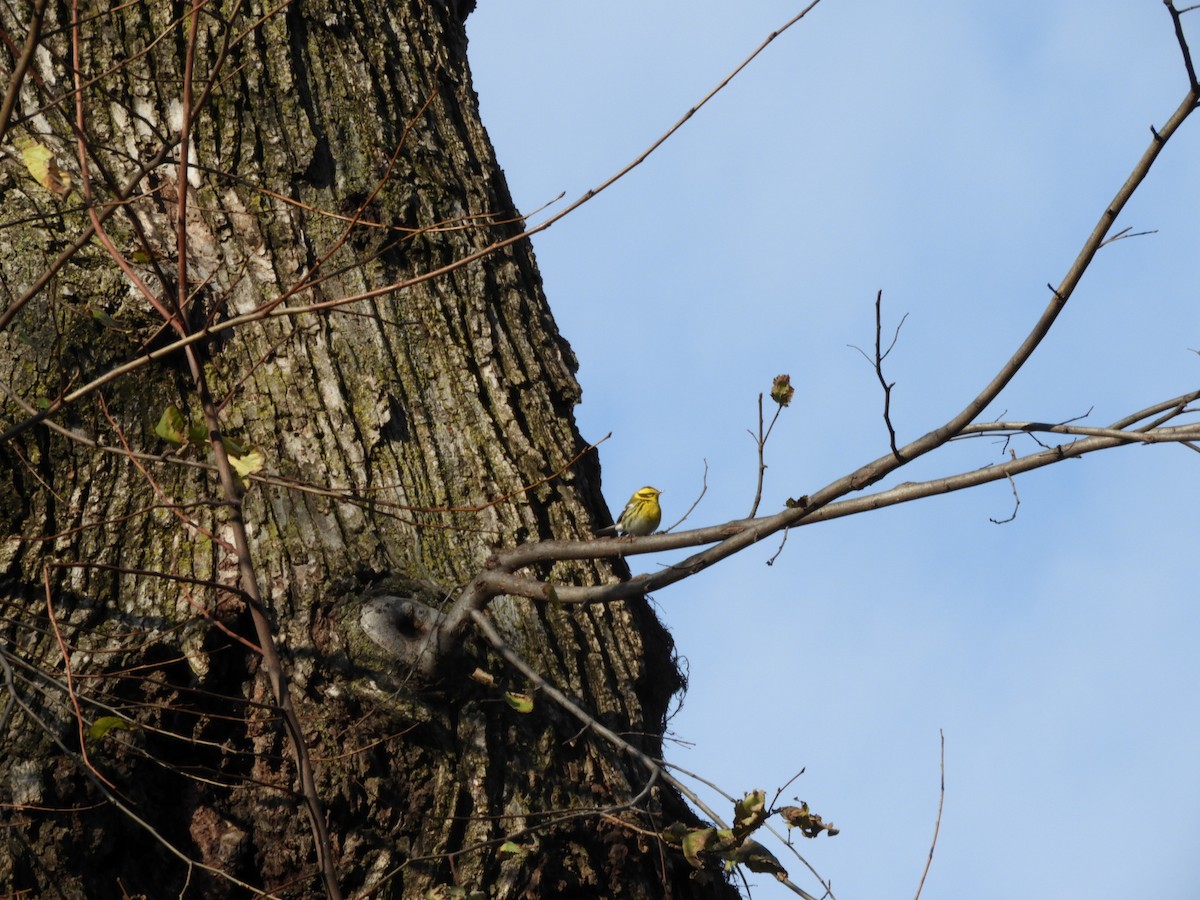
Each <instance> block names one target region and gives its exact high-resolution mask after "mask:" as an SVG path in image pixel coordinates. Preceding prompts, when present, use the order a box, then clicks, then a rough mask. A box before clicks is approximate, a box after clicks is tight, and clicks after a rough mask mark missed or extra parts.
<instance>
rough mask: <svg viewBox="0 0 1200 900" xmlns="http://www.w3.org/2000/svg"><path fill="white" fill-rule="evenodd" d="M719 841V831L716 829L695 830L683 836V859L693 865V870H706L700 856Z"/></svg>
mask: <svg viewBox="0 0 1200 900" xmlns="http://www.w3.org/2000/svg"><path fill="white" fill-rule="evenodd" d="M716 840H717V829H715V828H693V829H692V830H691V831H689V832H688V833H687V834H685V835H684V836H683V841H682V842H681V843H682V846H683V858H684V859H686V860H687V861H688V862H689V863H691V864H692V867H693V868H696V869H702V868H704V860H702V859H701V858H700V854H701V853H703V852H704V851H705V850H707V849H708V847H709V845H710V844H713V843H715V842H716Z"/></svg>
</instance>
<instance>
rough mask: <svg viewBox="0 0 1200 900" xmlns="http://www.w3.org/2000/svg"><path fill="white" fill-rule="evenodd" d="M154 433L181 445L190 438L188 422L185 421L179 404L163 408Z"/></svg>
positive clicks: (169, 441)
mask: <svg viewBox="0 0 1200 900" xmlns="http://www.w3.org/2000/svg"><path fill="white" fill-rule="evenodd" d="M154 433H155V434H157V435H158V436H159V437H160V438H162V439H163V440H164V441H167V442H168V443H171V444H176V445H181V444H183V442H184V441H186V440H187V439H188V433H187V422H185V421H184V419H183V413H181V412H180V411H179V407H178V406H176V405H175V404H171V405H170V406H168V407H167V408H166V409H165V410H163V414H162V418H160V419H159V420H158V424H157V425H155V426H154Z"/></svg>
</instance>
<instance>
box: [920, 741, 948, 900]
mask: <svg viewBox="0 0 1200 900" xmlns="http://www.w3.org/2000/svg"><path fill="white" fill-rule="evenodd" d="M938 736H939V737H940V738H941V741H942V762H941V787H940V788H939V790H938V811H937V821H935V822H934V823H933V841H932V842H931V843H930V844H929V858H928V859H926V860H925V871H923V872H922V873H921V883H920V884H918V885H917V895H916V896H915V897H914V898H913V900H921V890H922V888H924V887H925V876H926V875H928V874H929V867H930V866H931V865H933V850H934V848H935V847H937V839H938V832H939V831H941V830H942V804H944V803H945V802H946V734H945V732H944V731H942V730H941V729H940V728H939V729H938Z"/></svg>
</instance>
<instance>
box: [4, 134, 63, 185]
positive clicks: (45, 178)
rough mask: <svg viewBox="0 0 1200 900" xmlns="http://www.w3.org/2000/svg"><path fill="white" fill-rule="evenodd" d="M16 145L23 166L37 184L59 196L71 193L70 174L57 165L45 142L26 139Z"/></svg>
mask: <svg viewBox="0 0 1200 900" xmlns="http://www.w3.org/2000/svg"><path fill="white" fill-rule="evenodd" d="M17 145H18V146H19V147H20V148H21V158H22V159H24V160H25V168H26V169H28V170H29V174H30V175H32V176H33V177H34V180H35V181H37V183H38V184H40V185H41V186H42V187H44V188H45V189H46V190H48V191H51V192H53V193H55V194H57V195H58V196H59V197H66V196H67V194H69V193H71V176H70V175H69V174H67V173H66V172H64V171H63V170H62V169H60V168H59V167H58V163H56V162H55V161H54V154H53V153H52V152H51V151H50V149H49V148H48V147H46V145H45V144H39V143H38V142H37V141H31V140H28V139H26V140H23V141H19V142H18V144H17Z"/></svg>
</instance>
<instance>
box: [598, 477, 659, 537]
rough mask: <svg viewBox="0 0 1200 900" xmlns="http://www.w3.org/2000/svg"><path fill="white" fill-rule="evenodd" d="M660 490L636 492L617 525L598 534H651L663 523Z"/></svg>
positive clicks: (644, 489)
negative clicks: (659, 498) (659, 502)
mask: <svg viewBox="0 0 1200 900" xmlns="http://www.w3.org/2000/svg"><path fill="white" fill-rule="evenodd" d="M661 493H662V491H660V490H659V489H658V488H652V487H644V488H642V489H641V490H640V491H636V492H635V493H634V495H633V496H632V497H630V498H629V502H628V503H626V504H625V508H624V509H623V510H621V515H620V517H619V518H618V519H617V523H616V524H615V525H609V526H608V527H607V528H601V529H600V530H599V531H597V532H596V534H636V535H644V534H651V533H652V532H653V531H654V529H656V528H657V527H658V523H659V522H661V521H662V507H661V506H659V505H658V495H659V494H661Z"/></svg>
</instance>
